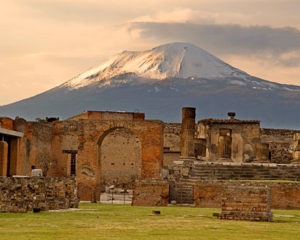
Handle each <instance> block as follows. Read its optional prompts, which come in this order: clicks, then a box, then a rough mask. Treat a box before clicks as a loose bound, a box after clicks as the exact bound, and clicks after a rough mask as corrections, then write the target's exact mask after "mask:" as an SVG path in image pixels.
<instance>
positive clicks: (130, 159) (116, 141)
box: [98, 127, 142, 188]
mask: <svg viewBox="0 0 300 240" xmlns="http://www.w3.org/2000/svg"><path fill="white" fill-rule="evenodd" d="M141 155H142V154H141V141H140V139H139V138H138V137H137V136H136V135H135V134H134V132H133V131H131V130H130V129H128V128H125V127H114V128H111V129H109V130H107V131H105V132H104V133H103V134H102V136H101V137H100V138H99V141H98V162H99V168H100V170H99V173H100V174H99V176H98V177H100V184H101V186H102V187H103V185H104V186H110V185H116V186H118V187H124V186H125V187H126V188H130V187H132V184H133V182H134V181H135V179H137V178H140V177H141V170H142V156H141Z"/></svg>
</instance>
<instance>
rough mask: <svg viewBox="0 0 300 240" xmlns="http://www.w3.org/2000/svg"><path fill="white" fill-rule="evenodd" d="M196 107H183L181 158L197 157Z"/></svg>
mask: <svg viewBox="0 0 300 240" xmlns="http://www.w3.org/2000/svg"><path fill="white" fill-rule="evenodd" d="M195 117H196V109H195V108H188V107H185V108H182V122H181V148H180V151H181V156H180V157H181V158H188V159H194V158H195V140H194V139H195Z"/></svg>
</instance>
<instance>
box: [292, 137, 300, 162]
mask: <svg viewBox="0 0 300 240" xmlns="http://www.w3.org/2000/svg"><path fill="white" fill-rule="evenodd" d="M293 147H294V150H293V163H300V133H295V134H294V146H293Z"/></svg>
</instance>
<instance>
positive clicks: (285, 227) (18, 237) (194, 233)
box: [0, 203, 300, 240]
mask: <svg viewBox="0 0 300 240" xmlns="http://www.w3.org/2000/svg"><path fill="white" fill-rule="evenodd" d="M152 210H160V211H161V215H153V214H152ZM214 212H220V209H204V208H191V207H131V206H127V205H107V204H91V203H82V204H80V208H79V210H75V211H60V212H41V213H31V212H30V213H23V214H14V213H0V239H1V240H6V239H11V240H23V239H30V240H34V239H39V240H41V239H43V240H44V239H64V240H68V239H73V240H74V239H83V240H85V239H89V240H90V239H171V240H173V239H216V240H224V239H230V240H235V239H239V240H240V239H247V240H249V239H255V240H259V239H268V240H269V239H274V240H275V239H280V240H287V239H300V211H295V210H274V211H272V212H273V214H274V222H270V223H268V222H247V221H225V220H219V219H217V218H215V217H213V216H212V214H213V213H214Z"/></svg>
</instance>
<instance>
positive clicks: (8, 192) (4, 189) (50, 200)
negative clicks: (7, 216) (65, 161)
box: [0, 177, 78, 212]
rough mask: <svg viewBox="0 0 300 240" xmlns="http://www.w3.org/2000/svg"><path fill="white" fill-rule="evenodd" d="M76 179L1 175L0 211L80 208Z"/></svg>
mask: <svg viewBox="0 0 300 240" xmlns="http://www.w3.org/2000/svg"><path fill="white" fill-rule="evenodd" d="M77 207H78V198H77V187H76V179H75V178H72V177H69V178H46V177H31V178H30V177H10V178H8V177H1V178H0V212H27V211H32V210H33V209H34V208H35V209H40V210H42V211H47V210H58V209H68V208H77Z"/></svg>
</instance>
